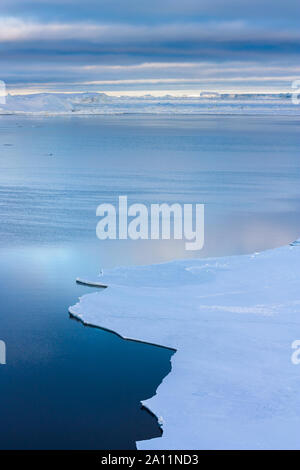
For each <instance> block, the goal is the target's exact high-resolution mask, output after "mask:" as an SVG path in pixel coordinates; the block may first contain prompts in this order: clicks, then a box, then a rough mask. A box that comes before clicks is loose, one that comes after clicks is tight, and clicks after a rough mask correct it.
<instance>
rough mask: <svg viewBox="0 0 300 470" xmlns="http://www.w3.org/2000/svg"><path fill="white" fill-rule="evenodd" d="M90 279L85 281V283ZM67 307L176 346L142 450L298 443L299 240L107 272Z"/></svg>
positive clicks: (87, 318) (130, 334) (129, 334)
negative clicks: (158, 431)
mask: <svg viewBox="0 0 300 470" xmlns="http://www.w3.org/2000/svg"><path fill="white" fill-rule="evenodd" d="M84 282H87V283H88V281H84ZM90 282H91V284H93V283H97V282H98V283H100V284H101V285H106V286H109V287H108V288H107V289H104V290H99V291H97V292H95V293H92V294H88V295H84V296H83V297H81V298H80V301H79V303H77V304H76V305H75V306H73V307H70V313H71V314H73V315H74V316H76V317H77V318H79V319H81V320H82V321H83V322H84V323H86V324H90V325H97V326H100V327H104V328H107V329H109V330H113V331H115V332H117V333H118V334H120V335H121V336H123V337H124V338H133V339H138V340H142V341H146V342H150V343H154V344H160V345H163V346H167V347H171V348H174V349H176V353H175V354H174V355H173V357H172V371H171V373H170V374H169V375H168V376H167V377H166V378H165V379H164V381H163V382H162V384H161V385H160V386H159V387H158V390H157V393H156V395H155V396H154V397H152V398H151V399H150V400H147V401H146V402H145V405H146V406H147V407H148V408H150V409H151V410H152V411H153V412H154V413H155V414H156V416H157V417H158V418H159V419H160V420H161V422H163V431H164V432H163V436H162V437H161V438H157V439H152V440H148V441H142V442H139V443H138V448H139V449H299V448H300V441H299V433H298V431H299V425H300V417H299V416H300V415H299V410H300V365H299V366H297V365H294V364H293V363H292V361H291V356H292V353H293V352H294V350H293V349H292V347H291V345H292V343H293V341H294V340H295V339H299V338H300V244H299V242H298V243H294V244H291V245H290V246H285V247H281V248H277V249H274V250H269V251H266V252H262V253H255V254H253V255H243V256H236V257H223V258H211V259H195V260H182V261H174V262H170V263H164V264H157V265H152V266H140V267H128V268H125V267H123V268H116V269H112V270H108V271H107V272H105V271H104V273H103V274H102V276H100V277H99V278H98V279H95V280H94V281H93V280H91V281H90Z"/></svg>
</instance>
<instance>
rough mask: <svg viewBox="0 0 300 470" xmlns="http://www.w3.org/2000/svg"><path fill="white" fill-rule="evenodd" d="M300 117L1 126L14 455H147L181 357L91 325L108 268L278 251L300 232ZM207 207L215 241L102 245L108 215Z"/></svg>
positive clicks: (8, 436) (5, 426) (0, 372)
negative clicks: (124, 201)
mask: <svg viewBox="0 0 300 470" xmlns="http://www.w3.org/2000/svg"><path fill="white" fill-rule="evenodd" d="M299 123H300V119H299V118H298V117H293V116H290V117H289V116H204V115H203V116H163V117H162V116H134V115H128V116H86V117H84V116H81V117H40V118H37V117H35V118H33V117H20V116H1V117H0V220H1V226H0V256H1V265H0V281H1V290H0V302H1V312H0V339H2V340H4V341H5V342H6V345H7V364H6V365H5V366H1V365H0V415H1V420H0V447H1V448H98V449H104V448H108V449H116V448H119V449H120V448H121V449H125V448H134V447H135V442H136V441H137V440H140V439H149V438H151V437H155V436H157V435H159V433H160V429H159V427H158V424H157V421H156V419H155V417H153V416H152V415H151V414H149V413H147V412H146V411H145V410H143V409H141V406H140V401H141V400H143V399H146V398H149V397H150V396H152V395H153V394H154V393H155V391H156V388H157V386H158V385H159V383H160V382H161V380H162V379H163V377H164V376H166V374H167V373H168V372H169V371H170V358H171V355H172V353H173V352H172V351H169V350H167V349H164V348H159V347H156V346H153V345H145V344H142V343H137V342H128V341H124V340H122V339H121V338H119V337H118V336H116V335H114V334H112V333H110V332H107V331H103V330H100V329H95V328H89V327H84V326H83V325H82V324H81V323H79V322H77V321H75V320H72V319H70V318H69V315H68V306H69V305H72V304H74V303H75V302H76V301H77V298H78V296H80V295H83V294H84V293H87V292H90V291H91V289H89V288H88V287H86V286H79V285H76V284H75V282H74V280H75V278H76V277H77V276H85V275H93V276H94V275H95V273H97V272H99V270H100V269H101V268H104V269H105V268H107V267H113V266H118V265H126V264H145V263H156V262H163V261H167V260H171V259H174V258H184V257H186V258H187V257H191V256H193V257H194V256H222V255H228V254H242V253H249V252H252V251H259V250H263V249H267V248H273V247H275V246H279V245H281V244H285V243H289V242H291V241H293V240H295V239H296V238H299V234H300V218H299V210H300V185H299V177H300V155H299V144H300V133H299ZM119 195H127V196H128V202H129V203H135V202H143V203H144V204H146V205H149V204H151V203H156V202H168V203H172V202H179V203H181V204H183V203H188V202H190V203H191V202H193V203H204V204H205V245H204V249H203V250H201V251H199V252H188V251H186V250H185V248H184V242H183V241H178V240H177V241H174V240H163V241H159V240H156V241H150V240H144V241H135V242H134V241H130V240H122V241H117V240H108V241H100V240H98V239H97V238H96V232H95V230H96V224H97V222H98V219H97V217H96V207H97V206H98V205H99V204H101V203H103V202H110V203H113V204H116V203H117V198H118V196H119Z"/></svg>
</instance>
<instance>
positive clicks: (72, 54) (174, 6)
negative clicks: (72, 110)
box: [0, 0, 300, 95]
mask: <svg viewBox="0 0 300 470" xmlns="http://www.w3.org/2000/svg"><path fill="white" fill-rule="evenodd" d="M299 26H300V2H299V0H284V1H283V0H272V1H271V0H252V1H251V2H250V1H249V0H247V1H245V0H181V1H179V0H151V1H149V0H147V1H144V0H126V1H125V0H85V1H83V0H80V1H79V0H1V3H0V80H2V81H4V82H5V84H6V88H7V90H8V92H10V93H32V92H41V91H60V92H62V91H63V92H87V91H98V92H105V93H109V94H117V95H118V94H130V95H132V94H133V95H134V94H145V93H155V94H164V93H174V94H179V95H180V94H196V95H197V94H198V93H199V92H201V91H207V90H210V91H221V92H222V91H224V92H226V91H230V92H232V91H235V92H239V91H240V92H247V91H248V92H250V91H257V92H281V91H291V84H292V82H293V80H296V79H299V78H300V60H299V59H300V28H299Z"/></svg>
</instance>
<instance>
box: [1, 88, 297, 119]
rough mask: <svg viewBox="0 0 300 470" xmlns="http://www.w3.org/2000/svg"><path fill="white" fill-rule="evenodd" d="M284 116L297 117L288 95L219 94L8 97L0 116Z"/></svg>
mask: <svg viewBox="0 0 300 470" xmlns="http://www.w3.org/2000/svg"><path fill="white" fill-rule="evenodd" d="M131 113H132V114H136V113H141V114H145V113H146V114H284V115H289V114H290V115H299V106H296V105H295V104H293V103H292V99H291V94H290V93H286V94H256V95H255V94H219V93H213V92H202V93H201V94H199V96H193V97H175V96H171V95H166V96H161V97H154V96H151V95H149V94H147V95H145V96H141V97H132V96H119V97H116V96H108V95H107V94H105V93H71V94H70V93H39V94H31V95H8V96H7V97H6V103H5V104H1V106H0V114H33V115H64V114H67V115H70V114H75V115H80V114H88V115H89V114H131Z"/></svg>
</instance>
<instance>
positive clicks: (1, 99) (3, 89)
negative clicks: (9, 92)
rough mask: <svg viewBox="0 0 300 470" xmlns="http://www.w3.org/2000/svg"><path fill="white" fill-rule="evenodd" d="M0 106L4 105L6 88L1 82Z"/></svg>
mask: <svg viewBox="0 0 300 470" xmlns="http://www.w3.org/2000/svg"><path fill="white" fill-rule="evenodd" d="M0 104H6V86H5V82H3V80H0Z"/></svg>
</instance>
